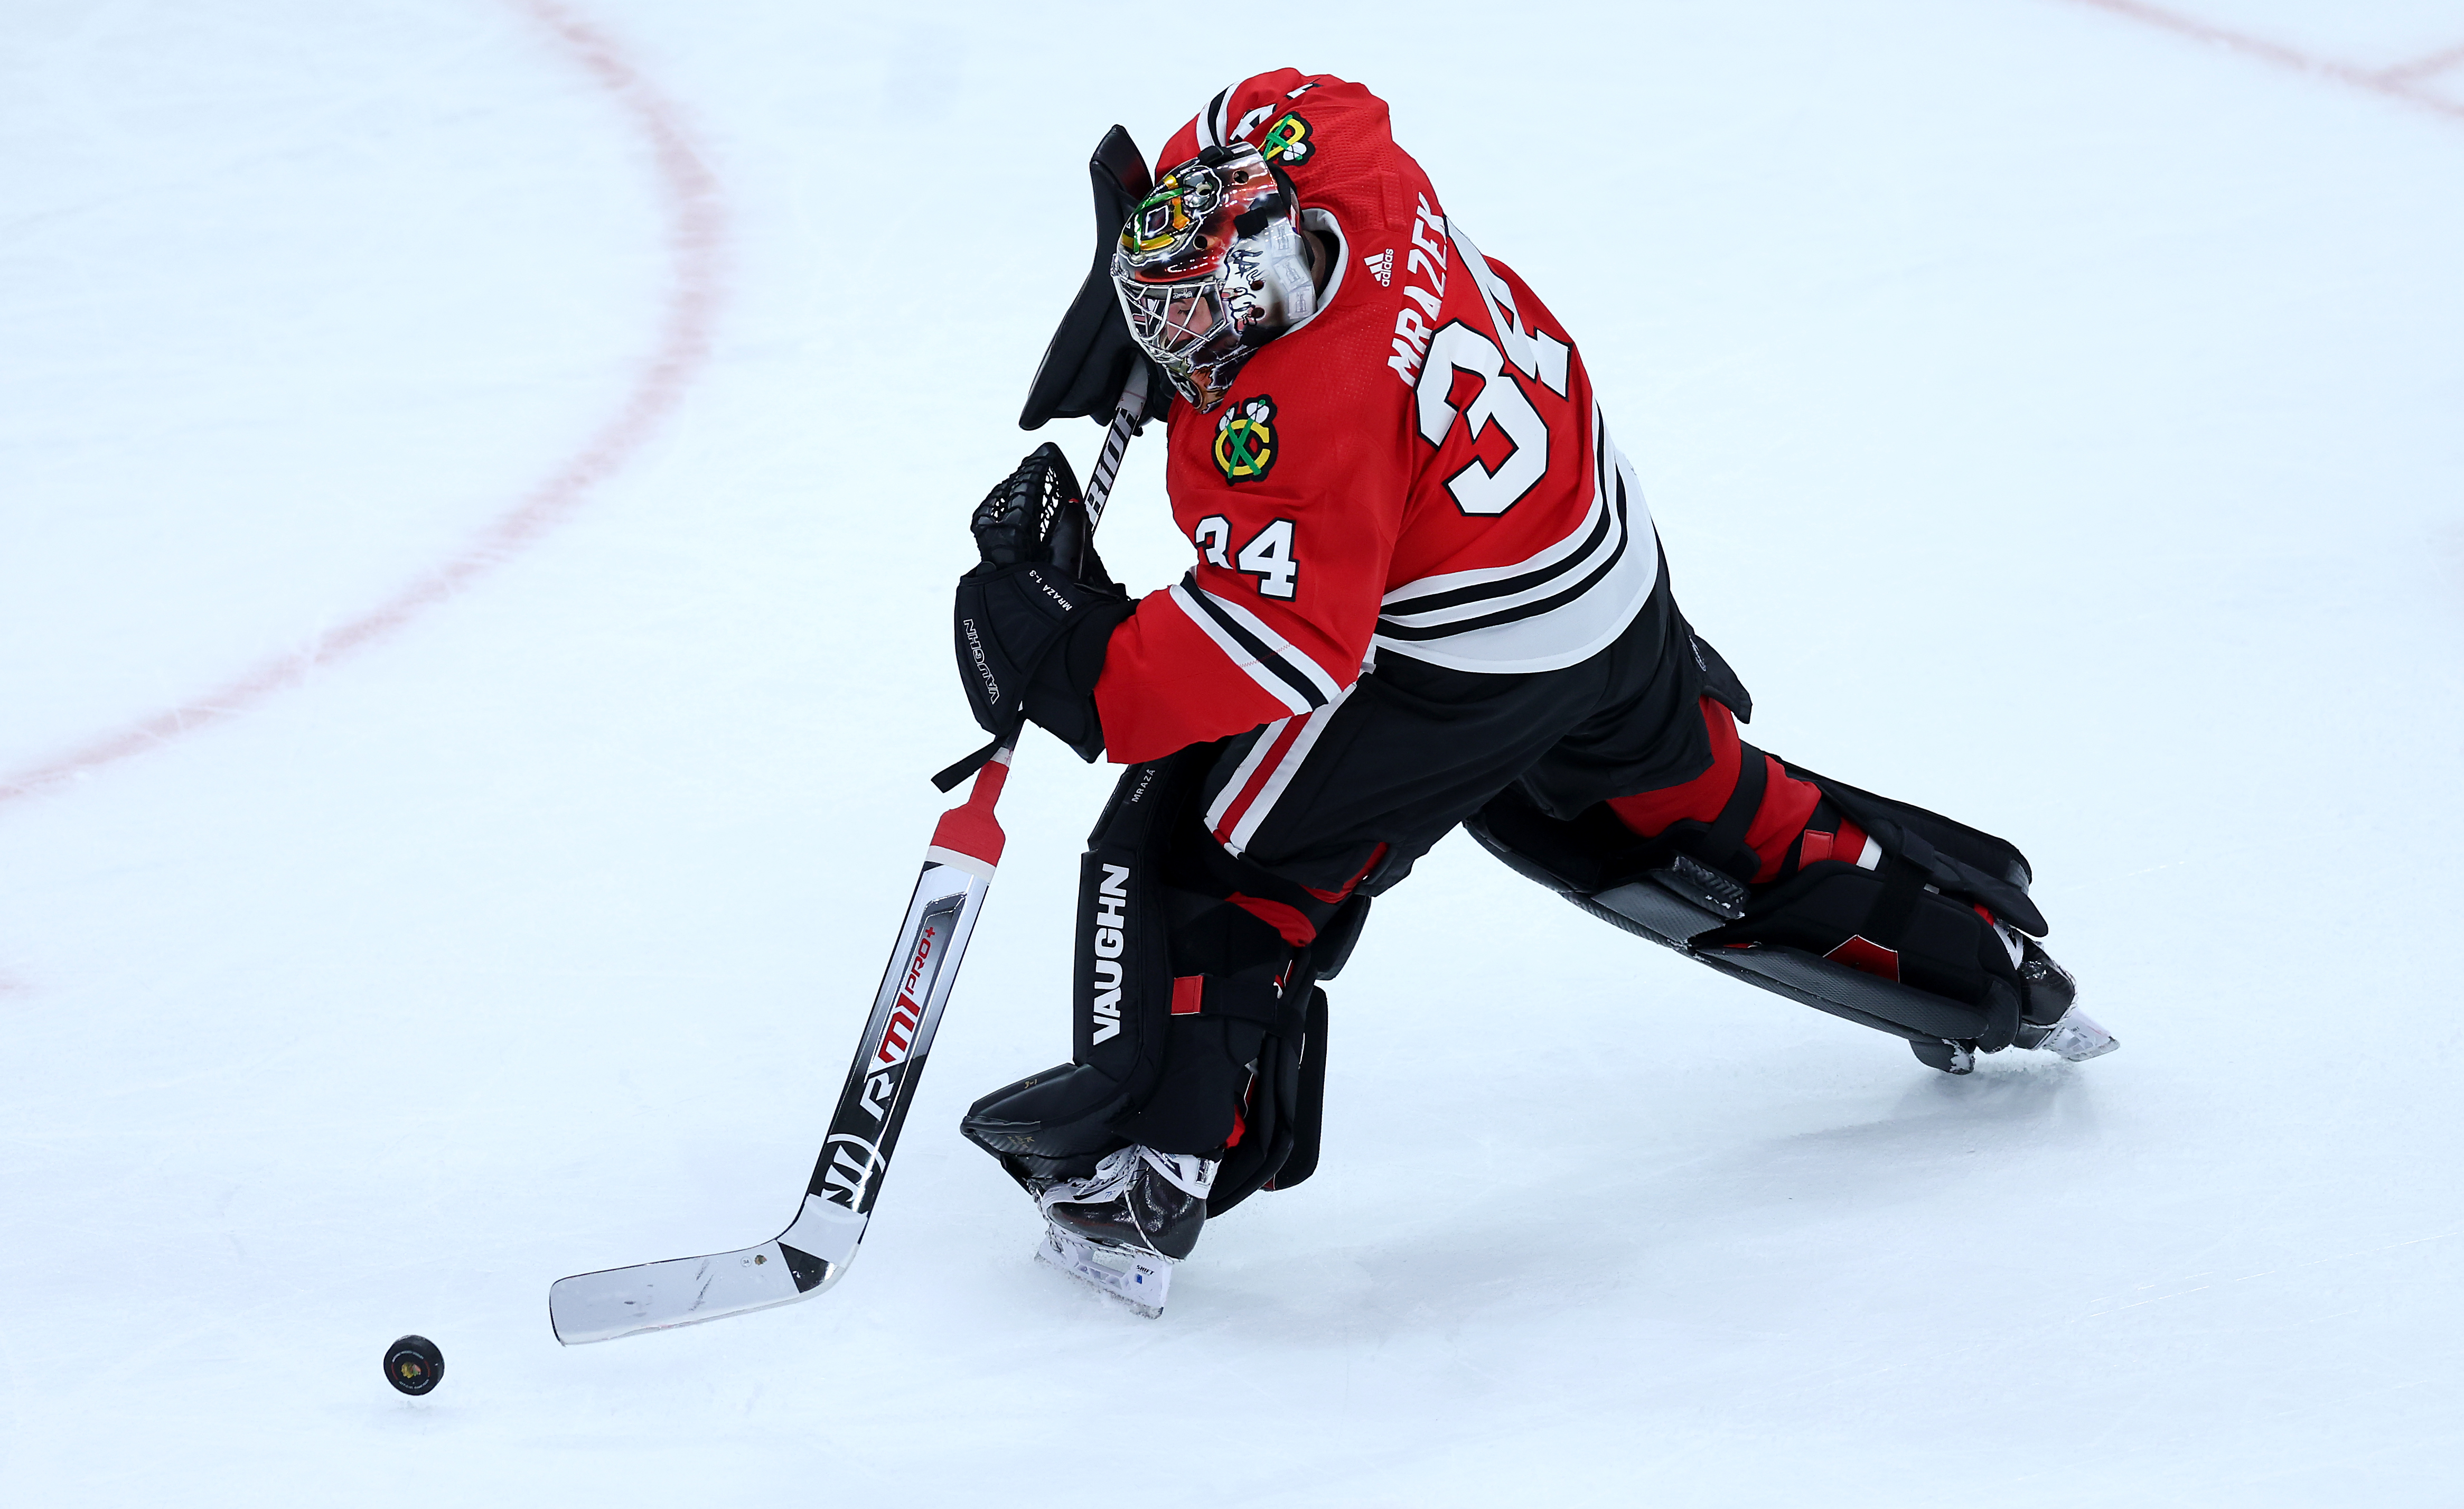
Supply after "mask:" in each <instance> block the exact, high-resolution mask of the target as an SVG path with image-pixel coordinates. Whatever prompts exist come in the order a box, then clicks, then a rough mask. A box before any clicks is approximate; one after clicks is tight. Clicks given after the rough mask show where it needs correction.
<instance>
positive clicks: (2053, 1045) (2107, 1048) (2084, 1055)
mask: <svg viewBox="0 0 2464 1509" xmlns="http://www.w3.org/2000/svg"><path fill="white" fill-rule="evenodd" d="M2036 1046H2037V1047H2039V1048H2041V1049H2043V1050H2044V1051H2045V1052H2047V1053H2049V1054H2057V1055H2058V1056H2060V1057H2063V1058H2067V1059H2069V1060H2070V1061H2071V1062H2072V1063H2075V1064H2083V1063H2085V1062H2087V1061H2088V1060H2089V1059H2091V1058H2101V1057H2103V1056H2104V1055H2105V1054H2109V1053H2111V1052H2113V1051H2114V1050H2115V1049H2117V1048H2119V1047H2121V1046H2122V1044H2121V1043H2120V1042H2119V1041H2117V1040H2116V1039H2115V1037H2114V1035H2113V1034H2112V1033H2111V1032H2106V1031H2105V1030H2104V1029H2103V1028H2101V1027H2099V1026H2097V1025H2096V1019H2095V1018H2094V1017H2091V1016H2089V1015H2088V1014H2087V1013H2086V1012H2084V1011H2082V1010H2079V1008H2077V1007H2073V1008H2071V1010H2069V1011H2067V1012H2065V1013H2064V1014H2063V1016H2062V1019H2061V1021H2060V1022H2059V1023H2057V1024H2056V1026H2055V1028H2054V1030H2053V1031H2052V1032H2047V1033H2046V1034H2045V1037H2044V1040H2043V1041H2042V1042H2039V1043H2038V1044H2036Z"/></svg>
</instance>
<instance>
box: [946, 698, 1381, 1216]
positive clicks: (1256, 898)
mask: <svg viewBox="0 0 2464 1509" xmlns="http://www.w3.org/2000/svg"><path fill="white" fill-rule="evenodd" d="M1216 753H1217V751H1216V749H1215V747H1214V746H1212V745H1204V746H1199V747H1198V748H1194V749H1188V750H1183V751H1181V752H1180V753H1179V754H1177V755H1173V756H1171V757H1169V758H1167V759H1164V760H1159V761H1155V762H1153V763H1151V764H1148V765H1142V766H1132V767H1131V768H1130V769H1129V770H1128V771H1126V772H1124V774H1123V775H1122V777H1121V782H1120V785H1119V787H1118V788H1116V789H1115V790H1114V792H1113V794H1112V799H1111V802H1110V803H1109V804H1108V805H1107V806H1106V808H1105V810H1104V814H1103V816H1102V817H1101V818H1099V819H1098V820H1097V822H1096V824H1095V831H1094V832H1093V833H1091V834H1090V835H1089V839H1088V846H1087V854H1086V857H1085V859H1084V860H1083V861H1082V868H1081V871H1080V877H1079V891H1078V935H1077V960H1076V969H1075V979H1074V980H1073V982H1072V986H1071V998H1072V1006H1073V1010H1074V1018H1073V1021H1072V1025H1071V1042H1072V1053H1071V1058H1070V1062H1068V1063H1067V1064H1062V1065H1060V1066H1058V1067H1056V1068H1053V1069H1049V1070H1046V1071H1045V1072H1044V1073H1042V1074H1038V1075H1030V1076H1027V1077H1026V1078H1024V1079H1021V1080H1019V1081H1017V1082H1016V1083H1014V1084H1009V1085H1004V1086H1002V1087H1001V1089H999V1090H996V1091H994V1092H993V1093H992V1094H990V1095H987V1096H985V1097H984V1098H981V1099H979V1100H978V1101H977V1102H976V1103H975V1104H974V1105H973V1106H971V1107H970V1108H969V1109H968V1112H967V1115H966V1118H965V1120H964V1121H961V1122H960V1126H959V1129H960V1131H961V1132H962V1133H963V1134H964V1135H965V1136H966V1137H967V1138H968V1140H969V1141H971V1142H973V1143H976V1144H977V1145H979V1146H980V1147H982V1148H983V1149H984V1150H985V1151H987V1152H989V1153H992V1154H993V1155H994V1156H995V1157H997V1158H999V1159H1000V1160H1001V1166H1002V1167H1003V1168H1005V1169H1007V1170H1008V1171H1009V1173H1010V1175H1011V1176H1012V1177H1013V1178H1015V1179H1017V1180H1018V1181H1019V1182H1020V1183H1021V1184H1022V1185H1024V1186H1025V1187H1027V1188H1029V1189H1030V1190H1040V1189H1041V1188H1042V1187H1045V1185H1047V1184H1049V1183H1051V1182H1052V1181H1054V1180H1056V1179H1063V1178H1073V1177H1078V1176H1081V1175H1084V1174H1086V1173H1089V1172H1091V1171H1092V1170H1093V1168H1094V1165H1095V1164H1096V1162H1097V1161H1098V1160H1100V1159H1101V1158H1102V1157H1103V1156H1104V1155H1105V1154H1106V1153H1109V1152H1111V1151H1112V1150H1113V1149H1115V1148H1118V1147H1124V1146H1128V1145H1130V1144H1131V1143H1140V1144H1143V1145H1145V1146H1148V1147H1153V1148H1155V1149H1157V1150H1158V1151H1161V1152H1173V1153H1203V1154H1207V1155H1210V1156H1215V1157H1220V1158H1221V1159H1222V1160H1223V1162H1222V1165H1221V1167H1220V1168H1218V1170H1217V1172H1216V1177H1215V1184H1214V1190H1213V1193H1212V1195H1211V1197H1210V1198H1209V1200H1208V1202H1207V1206H1208V1210H1209V1213H1211V1214H1220V1213H1221V1212H1222V1211H1223V1210H1227V1209H1231V1208H1232V1207H1233V1206H1234V1205H1237V1204H1239V1203H1240V1201H1241V1200H1243V1199H1244V1198H1246V1197H1247V1196H1248V1195H1249V1194H1251V1193H1253V1192H1255V1191H1256V1190H1258V1189H1260V1188H1263V1187H1270V1186H1271V1187H1290V1186H1291V1185H1294V1184H1297V1183H1299V1182H1300V1180H1301V1179H1303V1178H1306V1177H1308V1175H1309V1172H1310V1171H1312V1170H1313V1169H1314V1168H1315V1166H1316V1163H1317V1146H1316V1142H1317V1128H1318V1126H1319V1124H1320V1120H1321V1117H1320V1106H1319V1101H1320V1099H1321V1098H1322V1090H1323V1086H1324V1084H1325V1062H1324V1058H1325V1051H1326V1049H1325V1044H1326V996H1325V992H1323V991H1321V990H1319V989H1317V988H1316V983H1317V981H1318V979H1320V978H1321V977H1322V976H1324V975H1325V974H1328V973H1331V970H1330V969H1329V968H1328V967H1326V966H1327V965H1334V966H1336V967H1339V966H1340V965H1341V962H1342V961H1341V958H1340V954H1341V953H1343V952H1348V951H1349V947H1350V943H1351V940H1352V939H1353V937H1355V936H1356V935H1357V932H1358V927H1359V920H1360V917H1361V915H1362V914H1363V913H1364V912H1365V910H1366V908H1367V906H1368V901H1367V899H1365V898H1358V897H1347V898H1344V899H1339V900H1336V901H1327V900H1324V899H1320V898H1319V897H1317V896H1316V895H1314V894H1313V893H1310V892H1309V891H1306V890H1304V889H1302V888H1301V887H1299V886H1297V885H1294V884H1292V883H1291V882H1289V881H1287V880H1284V879H1282V878H1280V877H1276V876H1273V875H1270V874H1268V873H1267V872H1265V871H1264V870H1262V869H1260V868H1259V867H1257V866H1255V865H1252V864H1248V863H1246V862H1245V861H1243V860H1239V859H1236V858H1234V857H1232V856H1231V855H1230V854H1225V853H1224V852H1223V849H1222V847H1221V845H1219V844H1217V843H1216V842H1215V841H1214V839H1213V838H1211V837H1210V836H1208V834H1207V833H1206V832H1205V829H1204V827H1203V825H1202V824H1201V823H1200V822H1199V811H1198V810H1197V808H1196V798H1197V796H1198V788H1199V777H1200V776H1201V775H1202V774H1203V772H1204V770H1205V769H1206V766H1207V764H1208V763H1209V762H1210V761H1211V760H1212V759H1213V758H1214V756H1215V754H1216Z"/></svg>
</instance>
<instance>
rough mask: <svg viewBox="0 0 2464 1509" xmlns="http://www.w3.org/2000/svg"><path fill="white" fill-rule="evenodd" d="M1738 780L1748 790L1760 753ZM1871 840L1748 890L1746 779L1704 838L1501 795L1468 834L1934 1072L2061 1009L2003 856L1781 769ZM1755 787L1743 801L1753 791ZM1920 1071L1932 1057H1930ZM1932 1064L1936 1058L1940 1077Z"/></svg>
mask: <svg viewBox="0 0 2464 1509" xmlns="http://www.w3.org/2000/svg"><path fill="white" fill-rule="evenodd" d="M1748 754H1749V758H1748V759H1747V761H1746V763H1745V766H1744V769H1745V771H1746V772H1747V773H1748V775H1749V777H1758V775H1759V772H1760V769H1761V758H1760V756H1759V754H1757V753H1755V752H1753V751H1751V750H1750V749H1749V751H1748ZM1787 769H1788V773H1789V774H1790V775H1792V776H1793V777H1795V778H1796V779H1798V780H1803V781H1809V782H1812V783H1813V784H1815V786H1816V787H1818V788H1820V789H1821V791H1822V793H1823V797H1824V800H1825V801H1826V802H1827V803H1829V804H1831V805H1832V806H1833V807H1834V808H1835V809H1836V810H1838V811H1840V812H1843V813H1845V814H1847V815H1848V816H1849V817H1850V818H1852V819H1853V820H1855V821H1856V823H1857V824H1858V825H1859V827H1861V828H1863V829H1864V830H1865V832H1867V833H1869V834H1870V835H1872V837H1873V838H1874V840H1875V841H1876V843H1877V844H1879V845H1880V847H1881V861H1880V862H1879V863H1878V864H1877V865H1876V866H1875V867H1874V868H1872V869H1867V868H1864V867H1862V866H1860V865H1859V864H1856V863H1853V862H1850V861H1849V860H1846V859H1828V858H1826V859H1819V860H1816V861H1815V862H1813V863H1809V864H1805V865H1803V866H1801V867H1800V868H1799V869H1798V870H1797V871H1796V873H1794V874H1793V875H1792V876H1789V877H1786V878H1784V879H1782V880H1780V881H1778V882H1776V883H1774V884H1771V885H1765V886H1760V887H1756V886H1751V885H1749V884H1748V883H1747V882H1748V881H1749V879H1750V877H1752V875H1753V874H1754V867H1755V864H1756V859H1755V856H1754V855H1753V854H1752V853H1751V851H1749V850H1745V849H1743V848H1742V846H1741V845H1740V844H1739V843H1738V842H1737V835H1738V834H1740V833H1742V832H1743V831H1744V826H1745V825H1744V818H1745V816H1747V815H1750V811H1751V810H1752V806H1753V804H1754V803H1755V802H1758V801H1759V799H1760V790H1759V787H1760V781H1759V779H1749V780H1741V781H1740V782H1739V790H1738V792H1737V794H1736V796H1735V797H1733V798H1732V799H1731V802H1730V804H1729V808H1728V810H1726V811H1724V812H1723V813H1722V814H1721V817H1720V818H1719V819H1718V820H1717V821H1715V822H1713V823H1708V824H1705V823H1680V824H1678V825H1676V826H1675V827H1674V828H1672V829H1671V830H1670V831H1668V832H1663V833H1661V834H1658V835H1655V836H1654V837H1651V838H1647V839H1646V838H1639V837H1637V836H1636V835H1635V834H1634V833H1633V832H1631V831H1630V830H1627V829H1626V828H1625V826H1624V825H1623V824H1622V823H1620V822H1618V821H1617V819H1616V818H1615V817H1614V816H1613V815H1612V814H1611V813H1610V812H1609V811H1608V810H1606V809H1605V808H1604V807H1600V808H1594V809H1590V810H1586V811H1584V812H1582V813H1580V814H1577V816H1576V817H1575V818H1574V819H1573V820H1572V821H1560V820H1558V819H1555V818H1552V817H1551V816H1549V815H1548V814H1547V813H1545V812H1543V811H1541V810H1539V809H1538V808H1537V807H1536V806H1535V805H1534V804H1532V803H1531V802H1530V801H1529V800H1528V799H1527V798H1525V797H1523V796H1522V795H1521V793H1519V792H1516V791H1512V790H1509V791H1507V792H1506V793H1505V794H1503V795H1501V796H1500V797H1499V798H1497V799H1496V800H1494V801H1492V802H1491V803H1489V804H1488V806H1487V807H1486V808H1484V809H1483V810H1482V811H1481V812H1480V813H1479V814H1478V815H1477V816H1476V817H1475V818H1474V819H1473V820H1472V821H1470V822H1467V823H1466V824H1465V825H1464V826H1465V827H1466V828H1467V829H1469V830H1470V831H1471V832H1472V835H1473V837H1474V838H1476V839H1477V840H1479V842H1480V843H1481V844H1482V845H1483V846H1484V847H1485V848H1486V849H1488V851H1489V852H1490V853H1491V854H1496V855H1497V856H1498V857H1499V858H1501V859H1503V860H1505V861H1506V862H1507V864H1508V865H1510V866H1512V867H1513V868H1514V869H1515V870H1517V871H1519V872H1520V873H1522V874H1524V875H1525V876H1527V877H1530V878H1532V879H1534V880H1537V881H1539V882H1540V883H1541V884H1543V885H1546V886H1548V887H1549V888H1550V889H1551V890H1553V891H1555V892H1557V893H1558V894H1559V895H1561V896H1563V897H1565V898H1566V899H1568V900H1570V901H1572V902H1573V903H1574V904H1575V905H1577V906H1580V907H1582V908H1583V909H1584V910H1585V911H1587V912H1590V913H1592V914H1593V915H1594V916H1596V917H1599V918H1601V919H1602V920H1603V921H1609V922H1611V923H1613V924H1615V925H1617V926H1618V927H1621V928H1624V929H1626V930H1627V931H1629V932H1633V933H1637V934H1639V936H1641V937H1644V938H1648V939H1650V940H1651V941H1653V942H1655V943H1661V944H1664V945H1666V946H1668V947H1671V948H1674V949H1676V950H1678V951H1679V952H1681V953H1683V954H1685V955H1686V956H1687V957H1689V958H1692V959H1695V960H1698V961H1699V962H1701V963H1703V964H1705V965H1710V966H1711V967H1713V968H1715V969H1718V970H1720V971H1721V972H1722V973H1724V974H1728V975H1732V976H1734V977H1736V978H1738V979H1741V980H1745V981H1747V982H1749V984H1752V985H1756V986H1759V987H1761V988H1764V989H1767V990H1771V991H1774V992H1776V993H1778V994H1781V995H1785V996H1788V997H1789V998H1791V999H1792V1000H1795V1001H1798V1002H1801V1003H1803V1004H1805V1005H1808V1006H1812V1007H1815V1008H1817V1009H1819V1010H1824V1011H1828V1012H1830V1013H1832V1014H1833V1015H1836V1016H1840V1017H1844V1018H1846V1019H1848V1020H1850V1021H1855V1022H1859V1023H1861V1024H1863V1025H1864V1026H1867V1027H1872V1028H1876V1029H1878V1030H1880V1031H1881V1032H1889V1033H1891V1034H1893V1035H1894V1036H1898V1037H1903V1038H1906V1039H1907V1040H1908V1041H1909V1042H1910V1043H1911V1044H1912V1045H1914V1046H1915V1048H1916V1050H1917V1056H1918V1057H1919V1058H1921V1059H1923V1060H1924V1061H1925V1062H1926V1063H1928V1064H1932V1065H1933V1066H1934V1067H1936V1068H1940V1069H1948V1070H1951V1071H1953V1072H1964V1069H1965V1067H1966V1063H1967V1062H1968V1057H1969V1055H1971V1054H1975V1053H1979V1052H1982V1053H1993V1052H1998V1051H1999V1050H2001V1049H2003V1048H2007V1047H2009V1046H2011V1044H2012V1043H2013V1041H2014V1040H2017V1041H2027V1040H2029V1038H2028V1035H2027V1034H2028V1032H2029V1029H2030V1027H2031V1026H2032V1025H2050V1024H2051V1023H2053V1022H2055V1021H2057V1020H2058V1019H2059V1017H2060V1015H2061V1011H2062V1010H2063V1009H2064V1008H2066V1007H2067V1006H2068V1005H2069V997H2070V990H2069V976H2068V975H2066V974H2063V973H2062V972H2061V971H2060V969H2059V966H2057V965H2053V964H2052V961H2051V959H2050V958H2048V957H2047V956H2046V955H2045V954H2044V952H2043V950H2042V949H2041V948H2040V947H2038V946H2037V945H2036V944H2035V942H2034V940H2032V939H2027V938H2023V937H2021V936H2020V935H2019V931H2014V930H2013V929H2014V928H2015V929H2018V930H2020V931H2024V932H2027V933H2035V934H2041V933H2043V932H2044V931H2045V921H2044V918H2043V915H2042V914H2041V913H2039V912H2038V911H2037V909H2036V906H2035V902H2034V901H2033V900H2031V899H2029V897H2028V894H2027V887H2028V884H2029V881H2030V879H2031V878H2032V877H2031V876H2030V873H2029V869H2028V864H2027V860H2026V858H2025V856H2024V855H2022V854H2020V853H2019V851H2018V850H2017V849H2016V848H2014V847H2013V846H2012V845H2011V844H2009V843H2007V842H2005V841H2004V840H2002V839H2000V838H1996V837H1994V836H1993V835H1991V834H1990V833H1985V832H1980V831H1978V830H1976V829H1972V828H1969V827H1968V826H1967V825H1965V824H1962V823H1957V822H1954V821H1952V820H1951V819H1949V818H1946V817H1943V816H1941V815H1940V814H1938V813H1934V812H1929V811H1926V810H1924V809H1923V808H1918V807H1913V806H1910V805H1908V804H1906V803H1902V802H1895V801H1892V800H1890V799H1889V798H1886V797H1879V796H1876V795H1874V794H1873V793H1871V792H1868V791H1864V790H1860V789H1859V788H1855V787H1852V786H1848V785H1847V784H1846V783H1844V782H1838V781H1834V780H1832V779H1830V778H1829V777H1827V776H1822V775H1819V774H1816V773H1815V772H1813V771H1810V770H1804V769H1800V768H1798V767H1796V766H1788V767H1787ZM1749 786H1751V787H1753V788H1754V789H1751V790H1749V789H1748V787H1749ZM1929 1054H1930V1055H1931V1056H1928V1055H1929ZM1937 1060H1940V1061H1939V1062H1937Z"/></svg>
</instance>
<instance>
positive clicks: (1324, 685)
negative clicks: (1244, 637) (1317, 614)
mask: <svg viewBox="0 0 2464 1509" xmlns="http://www.w3.org/2000/svg"><path fill="white" fill-rule="evenodd" d="M1174 590H1175V591H1177V590H1179V588H1174ZM1199 591H1201V592H1206V588H1202V587H1201V588H1199ZM1206 600H1207V601H1208V602H1210V603H1213V604H1214V605H1215V606H1216V607H1218V608H1220V609H1221V610H1223V611H1224V614H1225V615H1226V616H1227V617H1229V618H1230V619H1231V620H1232V621H1233V622H1234V623H1236V624H1239V625H1240V626H1241V627H1242V628H1243V629H1245V630H1247V631H1248V632H1251V633H1253V634H1255V635H1257V636H1258V642H1259V643H1260V644H1263V645H1265V647H1266V648H1267V649H1269V650H1272V651H1273V652H1274V653H1275V657H1276V658H1277V659H1279V660H1281V661H1283V662H1284V664H1285V665H1286V666H1287V667H1289V668H1290V669H1292V670H1294V671H1297V672H1299V673H1300V674H1301V677H1302V678H1303V679H1304V680H1306V681H1308V682H1309V685H1311V686H1314V687H1316V688H1317V691H1318V695H1319V696H1320V697H1334V696H1338V695H1340V694H1341V693H1342V691H1343V686H1341V685H1338V684H1337V683H1336V681H1335V679H1334V677H1331V676H1329V675H1327V674H1326V671H1325V669H1324V668H1323V667H1321V666H1320V665H1319V664H1318V663H1317V662H1316V661H1315V660H1312V659H1310V658H1309V656H1308V655H1303V654H1302V653H1301V652H1300V651H1299V650H1298V649H1297V648H1295V647H1294V646H1293V644H1292V642H1291V641H1290V640H1288V639H1286V638H1285V637H1284V636H1283V635H1281V634H1279V633H1277V632H1274V631H1273V630H1271V629H1269V628H1267V627H1266V623H1265V619H1262V618H1260V617H1259V616H1258V615H1257V614H1255V613H1253V612H1251V611H1249V610H1247V609H1245V608H1243V607H1242V606H1241V605H1240V604H1238V603H1236V602H1234V601H1232V600H1231V599H1230V598H1228V597H1225V596H1223V595H1222V594H1221V593H1218V592H1206Z"/></svg>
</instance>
